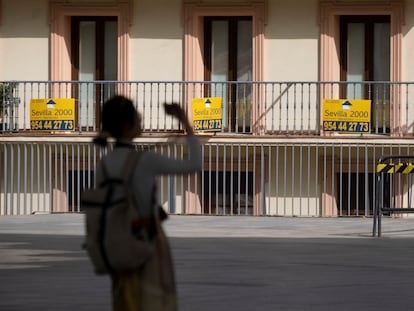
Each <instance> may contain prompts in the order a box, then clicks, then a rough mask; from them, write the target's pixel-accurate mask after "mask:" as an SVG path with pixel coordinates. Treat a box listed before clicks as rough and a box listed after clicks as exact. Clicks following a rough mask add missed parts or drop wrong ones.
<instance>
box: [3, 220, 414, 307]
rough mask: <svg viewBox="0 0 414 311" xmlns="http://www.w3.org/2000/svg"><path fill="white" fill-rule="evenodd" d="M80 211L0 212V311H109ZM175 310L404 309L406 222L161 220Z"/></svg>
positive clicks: (411, 257) (409, 272)
mask: <svg viewBox="0 0 414 311" xmlns="http://www.w3.org/2000/svg"><path fill="white" fill-rule="evenodd" d="M83 217H84V216H83V215H80V214H61V215H32V216H16V217H14V216H13V217H12V216H2V217H0V310H1V311H17V310H19V311H20V310H42V311H49V310H62V311H69V310H71V311H72V310H75V311H81V310H92V311H93V310H101V311H106V310H108V311H109V310H110V309H111V302H110V283H109V279H108V277H102V276H96V275H94V274H93V271H92V267H91V264H90V262H89V260H88V258H87V256H86V253H85V251H84V250H82V248H81V245H82V242H83V236H84V218H83ZM164 227H165V229H166V232H167V235H168V236H169V237H170V242H171V247H172V250H173V256H174V262H175V271H176V278H177V288H178V298H179V306H180V310H182V311H190V310H191V311H198V310H200V311H210V310H214V311H221V310H223V311H224V310H227V311H232V310H238V311H240V310H352V311H357V310H364V311H365V310H393V311H395V310H414V295H413V293H414V264H413V262H414V247H413V246H414V218H404V219H400V218H395V219H391V218H387V219H384V220H383V236H382V237H381V238H378V237H372V236H371V233H372V219H370V218H294V217H250V216H233V217H232V216H217V217H214V216H170V218H169V220H167V221H166V222H165V225H164Z"/></svg>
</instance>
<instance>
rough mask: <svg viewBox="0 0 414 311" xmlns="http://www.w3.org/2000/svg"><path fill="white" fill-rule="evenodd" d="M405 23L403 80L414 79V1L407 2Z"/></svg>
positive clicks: (408, 0) (407, 0)
mask: <svg viewBox="0 0 414 311" xmlns="http://www.w3.org/2000/svg"><path fill="white" fill-rule="evenodd" d="M404 12H405V25H403V47H402V48H403V51H402V54H403V59H402V64H403V66H402V79H403V81H414V70H413V68H414V1H413V0H406V2H405V10H404Z"/></svg>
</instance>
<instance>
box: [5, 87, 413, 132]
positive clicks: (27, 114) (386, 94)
mask: <svg viewBox="0 0 414 311" xmlns="http://www.w3.org/2000/svg"><path fill="white" fill-rule="evenodd" d="M1 86H2V88H1V90H5V91H2V93H1V94H0V97H1V105H0V133H12V132H32V131H36V130H39V128H35V127H33V124H34V123H33V120H32V119H33V118H32V115H31V114H32V113H33V111H31V108H30V107H31V105H30V103H31V101H32V100H33V99H51V98H74V100H75V109H74V110H75V115H74V120H73V128H71V129H70V130H71V131H72V132H74V133H84V132H86V133H87V132H96V131H97V129H98V128H99V112H100V109H101V107H102V104H103V103H104V101H105V100H106V99H107V98H109V97H110V96H112V95H115V94H123V95H126V96H128V97H130V98H131V99H133V101H134V103H135V104H136V107H137V109H138V110H139V111H140V112H141V114H142V116H143V130H144V132H148V133H164V132H171V131H179V130H180V125H179V124H177V123H176V122H174V120H173V119H171V118H170V117H169V116H166V115H165V113H164V111H163V108H162V103H163V102H178V103H181V104H182V105H183V106H184V107H185V108H186V109H189V110H190V109H191V103H192V100H193V99H194V98H205V97H220V98H221V99H222V103H223V106H222V107H223V108H222V123H221V124H222V127H221V129H220V130H219V131H218V132H219V133H224V134H254V135H283V136H285V135H294V136H296V135H301V136H302V135H324V134H326V133H325V132H324V127H323V124H322V121H323V113H324V112H323V109H322V107H323V106H322V103H323V101H324V99H369V100H371V111H370V116H371V118H370V124H369V131H368V133H364V134H381V135H393V136H407V135H412V134H414V110H413V107H412V105H411V102H412V100H413V99H414V83H408V82H407V83H405V82H404V83H392V82H232V81H228V82H207V81H202V82H188V81H176V82H171V81H152V82H151V81H147V82H139V81H121V82H119V81H105V82H104V81H93V82H79V81H3V82H2V83H1ZM190 114H191V113H190ZM46 131H48V132H53V129H50V128H47V129H46Z"/></svg>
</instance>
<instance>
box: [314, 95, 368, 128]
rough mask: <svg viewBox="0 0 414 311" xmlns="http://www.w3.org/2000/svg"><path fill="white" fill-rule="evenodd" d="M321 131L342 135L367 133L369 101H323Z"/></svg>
mask: <svg viewBox="0 0 414 311" xmlns="http://www.w3.org/2000/svg"><path fill="white" fill-rule="evenodd" d="M322 122H323V130H324V131H327V132H329V131H331V132H344V133H364V132H369V130H370V122H371V101H370V100H365V99H364V100H362V99H325V100H324V101H323V113H322Z"/></svg>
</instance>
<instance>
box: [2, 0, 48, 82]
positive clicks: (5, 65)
mask: <svg viewBox="0 0 414 311" xmlns="http://www.w3.org/2000/svg"><path fill="white" fill-rule="evenodd" d="M48 21H49V19H48V1H47V0H36V1H32V0H13V1H2V2H1V21H0V68H1V70H0V79H1V80H47V79H48V76H49V74H48V73H49V22H48Z"/></svg>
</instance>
